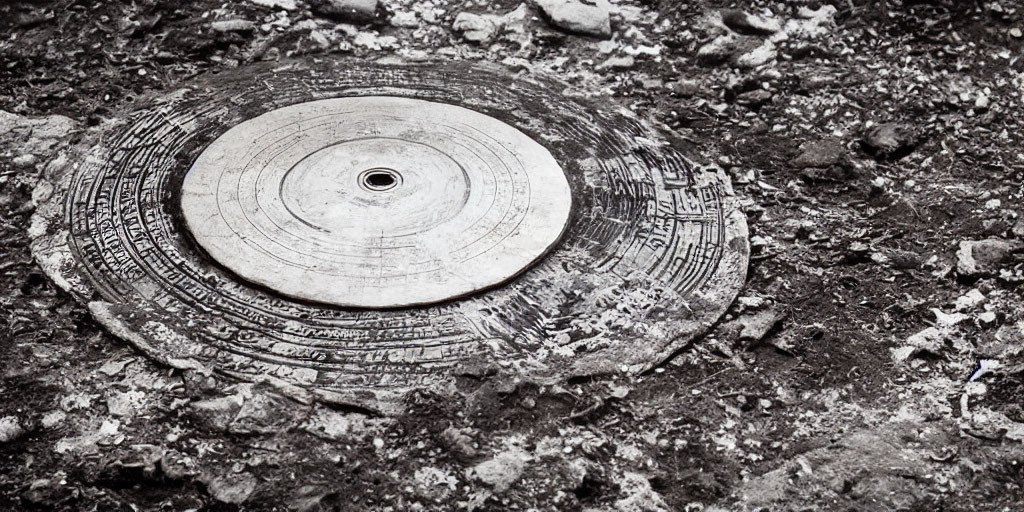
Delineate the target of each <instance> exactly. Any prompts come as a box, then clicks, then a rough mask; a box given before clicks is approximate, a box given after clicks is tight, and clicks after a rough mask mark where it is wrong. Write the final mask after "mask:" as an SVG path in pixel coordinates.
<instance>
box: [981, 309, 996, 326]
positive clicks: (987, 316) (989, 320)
mask: <svg viewBox="0 0 1024 512" xmlns="http://www.w3.org/2000/svg"><path fill="white" fill-rule="evenodd" d="M978 321H979V322H981V325H984V326H986V327H987V326H990V325H992V324H994V323H996V314H995V313H994V312H992V311H985V312H984V313H981V314H980V315H978Z"/></svg>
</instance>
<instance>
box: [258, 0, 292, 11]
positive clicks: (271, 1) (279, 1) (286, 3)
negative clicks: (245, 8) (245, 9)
mask: <svg viewBox="0 0 1024 512" xmlns="http://www.w3.org/2000/svg"><path fill="white" fill-rule="evenodd" d="M249 3H252V4H256V5H259V6H262V7H269V8H271V9H283V10H285V11H294V10H295V9H298V8H299V6H298V5H296V4H295V0H249Z"/></svg>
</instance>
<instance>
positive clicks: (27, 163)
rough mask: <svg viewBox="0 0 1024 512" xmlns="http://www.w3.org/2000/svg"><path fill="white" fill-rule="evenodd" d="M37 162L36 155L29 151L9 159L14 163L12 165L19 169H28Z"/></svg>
mask: <svg viewBox="0 0 1024 512" xmlns="http://www.w3.org/2000/svg"><path fill="white" fill-rule="evenodd" d="M38 162H39V159H38V158H36V156H35V155H33V154H31V153H28V154H24V155H19V156H16V157H14V160H11V163H12V164H14V166H15V167H17V168H19V169H28V168H30V167H35V165H36V164H37V163H38Z"/></svg>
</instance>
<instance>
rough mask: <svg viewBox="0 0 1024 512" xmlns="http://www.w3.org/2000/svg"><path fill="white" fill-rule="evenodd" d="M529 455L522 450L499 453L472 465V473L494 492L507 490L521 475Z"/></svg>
mask: <svg viewBox="0 0 1024 512" xmlns="http://www.w3.org/2000/svg"><path fill="white" fill-rule="evenodd" d="M529 460H530V455H529V454H527V453H526V452H524V451H522V450H509V451H506V452H502V453H499V454H497V455H495V456H494V457H491V458H490V459H487V460H485V461H483V462H481V463H479V464H477V465H476V466H474V467H473V475H474V476H475V477H476V478H477V479H478V480H480V481H481V482H483V483H485V484H487V485H489V486H491V487H492V488H493V489H494V491H495V492H498V493H501V492H505V491H506V490H508V488H509V487H511V486H512V485H513V484H515V483H516V481H517V480H519V478H520V477H521V476H522V474H523V470H525V469H526V464H527V462H529Z"/></svg>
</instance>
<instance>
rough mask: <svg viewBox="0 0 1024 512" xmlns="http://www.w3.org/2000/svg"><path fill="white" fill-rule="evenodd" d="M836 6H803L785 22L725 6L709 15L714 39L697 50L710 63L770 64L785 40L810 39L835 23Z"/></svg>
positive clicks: (707, 26) (709, 30)
mask: <svg viewBox="0 0 1024 512" xmlns="http://www.w3.org/2000/svg"><path fill="white" fill-rule="evenodd" d="M836 12H837V11H836V8H835V7H833V6H831V5H826V6H823V7H821V8H820V9H818V10H810V9H807V8H804V7H802V8H800V10H799V11H798V13H797V17H796V18H794V19H790V20H788V21H786V22H785V23H783V22H782V21H780V20H779V19H777V18H775V17H772V16H755V15H751V14H747V13H745V12H743V11H739V10H736V9H725V10H723V11H720V12H717V13H714V14H712V15H710V16H708V17H707V18H706V19H705V23H704V27H703V29H704V30H705V31H706V32H707V33H708V34H709V35H710V36H711V40H710V41H708V42H707V43H705V44H704V45H702V46H701V47H700V48H699V49H698V50H697V60H698V61H699V62H701V63H702V64H704V65H707V66H715V65H718V64H722V63H725V62H728V63H730V64H733V65H735V66H737V67H739V68H743V69H754V68H760V67H762V66H769V65H771V64H773V63H774V62H775V61H776V60H777V59H778V54H779V46H778V45H779V44H780V43H782V42H783V41H796V40H799V41H810V40H813V39H817V38H820V37H821V36H823V35H824V34H826V33H827V32H828V30H829V28H830V27H832V26H834V24H835V22H834V17H835V14H836Z"/></svg>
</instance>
